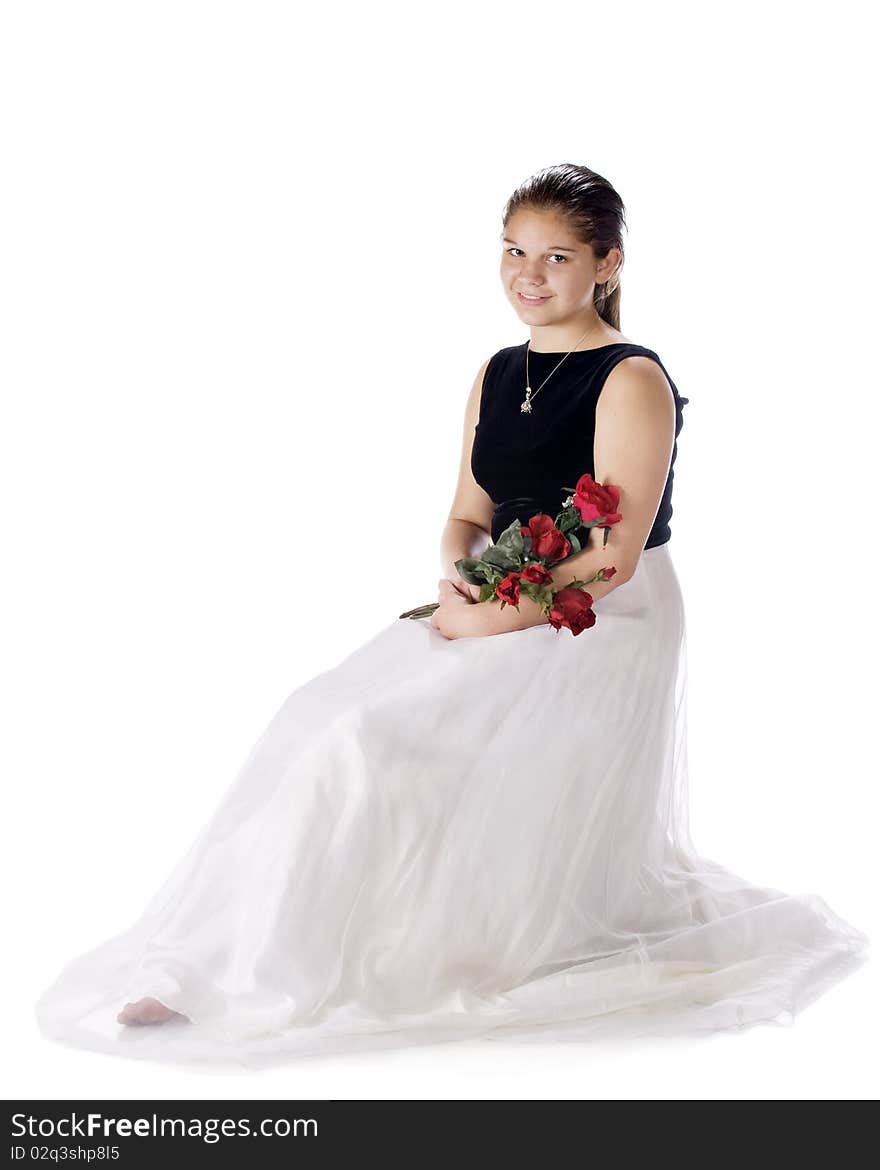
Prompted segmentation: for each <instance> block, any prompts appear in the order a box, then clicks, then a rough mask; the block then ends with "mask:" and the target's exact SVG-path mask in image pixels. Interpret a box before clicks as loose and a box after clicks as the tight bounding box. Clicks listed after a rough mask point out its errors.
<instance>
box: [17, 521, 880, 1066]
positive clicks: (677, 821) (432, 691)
mask: <svg viewBox="0 0 880 1170" xmlns="http://www.w3.org/2000/svg"><path fill="white" fill-rule="evenodd" d="M594 609H595V612H596V615H597V622H596V625H595V626H594V627H593V628H592V629H589V630H586V631H584V632H583V633H581V634H580V635H578V636H576V637H575V636H573V635H572V634H571V633H570V632H569V631H568V630H562V631H560V632H556V631H555V630H553V629H552V628H551V627H550V626H549V625H540V626H532V627H530V628H528V629H526V630H521V631H517V632H513V633H509V634H500V635H494V636H490V637H482V638H462V639H457V640H454V641H448V640H447V639H445V638H444V637H443V636H442V635H441V634H440V633H439V632H438V631H436V630H434V629H433V627H432V626H431V625H430V622H429V621H428V620H427V619H421V620H411V619H397V618H395V620H393V621H392V622H391V623H390V624H389V625H387V626H386V627H385V628H383V629H381V630H379V632H378V633H377V634H376V635H375V636H374V637H372V638H371V639H370V640H369V641H367V642H366V643H365V644H364V645H362V646H360V647H359V648H358V649H356V650H355V651H354V652H353V653H351V654H350V655H349V656H348V657H346V658H345V659H344V660H343V661H342V662H340V663H339V664H338V665H337V666H335V667H334V668H333V669H331V670H328V671H326V672H325V673H322V674H319V675H317V676H316V677H314V678H312V679H311V680H310V681H308V682H307V683H305V684H304V685H303V686H300V687H299V688H298V689H297V690H295V691H293V693H292V694H291V695H290V696H289V697H288V698H287V699H286V701H285V702H284V703H283V705H282V706H281V708H280V710H279V711H278V712H277V714H276V715H275V716H274V718H273V719H272V721H271V722H270V723H269V725H268V727H267V728H266V730H265V731H264V732H263V734H262V736H261V737H260V739H259V740H258V741H257V743H256V744H255V746H254V747H253V749H252V751H251V753H250V755H249V756H248V757H247V759H246V760H245V762H244V763H243V765H242V766H241V768H240V770H239V772H238V774H237V776H236V777H235V779H234V781H233V782H232V783H231V785H230V786H229V788H228V790H227V791H226V793H225V794H224V795H223V796H222V798H221V799H220V802H219V807H218V808H217V809H216V811H215V812H214V814H213V816H212V817H211V819H210V820H209V821H208V823H207V824H206V825H205V827H204V828H203V829H202V830H201V832H200V834H199V835H198V836H197V838H196V839H195V841H194V842H193V844H192V845H191V847H190V849H189V851H188V853H187V854H186V855H185V856H184V857H183V858H182V859H181V860H180V861H179V863H178V864H177V866H176V867H175V868H174V869H173V871H172V872H171V874H170V875H169V876H168V877H167V878H166V880H165V882H164V884H163V885H162V886H161V888H159V889H158V891H157V892H156V893H155V895H154V896H153V898H152V900H151V901H150V902H149V904H148V905H147V906H146V908H145V909H144V911H143V913H142V915H141V917H140V918H139V919H138V920H137V921H136V922H135V923H134V925H133V926H132V927H131V928H130V929H129V930H128V931H126V932H125V933H123V934H121V935H119V936H118V937H115V938H112V939H110V940H109V941H107V942H105V943H103V944H102V945H100V946H98V947H96V948H95V949H93V950H91V951H89V952H88V953H86V954H83V955H82V956H80V957H79V958H76V959H74V960H73V961H71V962H70V963H69V964H68V965H67V966H66V967H65V968H64V969H63V970H62V971H61V973H60V974H59V976H58V978H57V979H56V981H55V982H54V983H53V984H52V986H50V987H49V988H48V989H47V990H46V991H45V992H44V993H43V994H42V996H41V997H40V999H39V1001H38V1003H37V1005H36V1014H37V1018H38V1021H39V1024H40V1027H41V1028H42V1030H43V1032H44V1033H45V1034H46V1035H47V1036H49V1037H51V1038H53V1039H55V1040H58V1041H61V1042H63V1043H67V1044H72V1045H76V1046H81V1047H84V1048H90V1049H96V1050H99V1051H105V1052H112V1053H114V1054H117V1055H125V1056H130V1057H136V1058H147V1059H152V1060H159V1061H167V1062H202V1061H209V1062H219V1063H233V1064H237V1065H244V1066H246V1067H259V1066H262V1065H266V1064H273V1063H277V1062H283V1061H285V1060H287V1059H290V1058H292V1057H295V1056H297V1055H305V1054H309V1053H320V1054H325V1053H328V1052H340V1051H352V1050H358V1049H363V1048H373V1047H385V1046H403V1045H408V1044H419V1043H428V1042H433V1041H448V1040H452V1039H468V1038H474V1037H487V1038H489V1039H494V1040H519V1041H531V1040H540V1041H546V1040H550V1039H552V1040H581V1039H588V1038H590V1037H591V1036H595V1035H600V1034H603V1033H604V1034H614V1035H620V1034H627V1035H679V1034H701V1033H702V1034H705V1033H709V1032H713V1031H717V1030H722V1029H738V1028H743V1027H746V1026H749V1025H753V1024H757V1023H760V1022H776V1023H780V1022H791V1020H792V1019H793V1017H794V1015H795V1013H797V1012H798V1011H799V1010H800V1009H801V1008H803V1007H804V1006H805V1005H806V1004H807V1003H809V1002H810V1001H811V1000H812V999H814V998H815V997H816V996H817V995H819V994H821V993H822V992H823V991H825V990H826V989H827V988H828V987H829V986H830V985H831V984H833V983H835V982H836V981H838V980H840V979H842V978H843V977H844V976H845V975H847V974H848V973H849V972H851V971H853V970H854V969H855V968H856V967H858V966H859V965H860V964H861V963H862V962H864V960H865V957H866V956H865V950H866V947H867V944H868V941H869V940H868V938H867V937H866V936H865V935H864V934H863V933H861V932H860V931H859V930H857V929H856V928H855V927H853V926H852V925H850V924H849V923H848V922H846V921H844V920H843V919H842V918H840V917H839V916H838V915H837V914H836V913H835V912H834V911H833V910H832V909H831V908H830V907H829V906H828V905H827V904H826V903H825V902H824V901H823V900H822V899H821V898H820V897H818V896H817V895H815V894H805V895H800V896H794V895H790V894H786V893H783V892H781V891H779V890H775V889H768V888H762V887H758V886H755V885H752V884H751V883H750V882H748V881H747V880H745V879H744V878H742V877H739V876H738V875H737V874H735V873H732V872H730V871H729V870H728V869H725V868H724V867H723V866H721V865H720V864H717V863H716V862H714V861H710V860H707V859H706V858H704V857H701V856H700V855H699V854H698V853H697V852H696V850H695V848H694V846H693V844H692V843H691V840H690V837H689V832H688V794H687V740H686V686H687V681H686V679H687V676H686V661H687V658H686V642H685V622H684V609H683V604H682V596H681V591H680V588H679V582H678V578H677V575H676V572H675V568H674V564H673V561H672V557H671V553H670V548H669V544H668V543H666V544H662V545H659V546H657V547H653V548H649V549H647V550H646V551H644V552H643V553H642V556H641V558H640V561H639V564H638V568H637V570H636V572H635V574H634V576H633V577H632V578H631V579H630V580H629V581H628V582H626V583H624V584H622V585H619V586H618V587H617V588H616V589H615V590H613V591H612V592H611V593H610V594H608V595H607V596H606V597H604V598H601V599H600V600H598V601H597V602H595V603H594ZM147 995H150V996H155V997H156V998H157V999H159V1000H161V1001H162V1002H163V1003H165V1004H166V1005H168V1006H169V1007H171V1008H174V1009H175V1010H177V1011H178V1012H180V1013H182V1016H180V1017H176V1018H174V1019H173V1020H172V1021H170V1022H168V1023H164V1024H161V1025H140V1026H125V1025H122V1024H119V1023H117V1021H116V1015H117V1013H118V1012H119V1011H120V1009H121V1008H122V1006H123V1004H125V1003H126V1002H128V1001H131V1000H137V999H139V998H140V997H142V996H147Z"/></svg>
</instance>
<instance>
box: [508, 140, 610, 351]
mask: <svg viewBox="0 0 880 1170" xmlns="http://www.w3.org/2000/svg"><path fill="white" fill-rule="evenodd" d="M521 210H530V211H552V212H554V213H555V214H556V215H559V216H560V217H561V218H563V219H565V220H566V221H567V222H568V224H569V226H570V227H571V230H572V232H573V233H574V235H575V236H576V237H577V239H578V240H580V242H581V243H582V244H589V245H590V247H591V248H592V249H593V254H594V256H595V257H596V259H597V260H602V259H603V258H604V257H605V256H607V255H608V252H609V250H610V249H611V248H620V252H621V260H620V264H619V265H618V267H617V269H616V271H615V272H614V273H613V274H612V275H611V277H610V278H609V279H608V281H607V282H606V283H605V284H597V285H596V288H595V291H594V293H593V303H594V305H595V306H596V311H597V313H598V314H599V316H600V317H601V318H602V320H603V321H606V322H607V323H608V324H609V325H610V326H611V327H612V329H618V330H619V329H620V272H621V269H622V268H623V233H624V231H625V230H626V208H625V207H624V205H623V200H622V199H621V198H620V196H619V195H618V194H617V192H616V191H615V190H614V188H613V187H612V186H611V184H610V183H609V182H608V180H607V179H603V178H602V176H601V175H597V174H596V172H595V171H591V170H590V169H589V167H581V166H577V165H576V164H575V163H559V164H558V165H557V166H552V167H545V168H544V169H543V170H541V171H538V172H537V173H536V174H534V175H532V176H531V178H529V179H526V181H525V182H524V183H520V185H519V186H518V187H517V189H516V190H515V191H514V193H513V194H512V195H511V196H510V198H509V199H508V200H507V203H506V204H505V206H504V211H503V213H502V217H501V222H502V225H503V227H505V228H506V227H507V223H508V220H509V219H510V217H511V216H512V215H513V213H514V212H515V211H521Z"/></svg>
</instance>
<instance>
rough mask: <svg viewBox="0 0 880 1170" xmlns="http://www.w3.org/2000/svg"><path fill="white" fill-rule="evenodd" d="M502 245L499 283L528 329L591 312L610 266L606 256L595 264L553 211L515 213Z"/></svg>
mask: <svg viewBox="0 0 880 1170" xmlns="http://www.w3.org/2000/svg"><path fill="white" fill-rule="evenodd" d="M501 246H502V249H503V251H502V253H501V283H502V284H503V285H504V291H505V293H506V295H507V297H508V299H509V301H510V302H511V304H512V305H513V307H514V308H515V309H516V311H517V313H518V314H519V317H520V319H521V320H522V321H523V322H525V324H527V325H555V324H559V323H561V322H563V321H567V320H569V319H570V318H571V317H573V316H575V315H577V314H582V313H583V311H584V309H592V306H593V288H594V285H595V284H596V281H597V277H598V278H599V280H604V279H605V269H606V268H608V269H609V272H608V275H610V271H611V268H612V266H613V263H614V257H613V256H611V254H610V253H609V256H608V257H606V258H605V260H603V261H601V262H600V263H598V264H597V262H596V258H595V256H594V255H593V249H592V248H591V247H590V245H589V244H582V243H581V242H580V241H579V240H577V239H576V238H575V236H574V235H573V234H572V232H571V229H570V228H569V227H568V226H567V225H566V223H565V221H564V220H562V219H560V218H559V216H558V215H556V214H555V213H554V212H546V211H545V212H541V211H529V210H526V209H521V210H520V211H516V212H514V214H513V215H512V216H511V217H510V219H509V220H508V221H507V227H506V228H505V229H504V232H503V239H502V245H501ZM611 251H612V252H613V251H614V249H612V250H611ZM522 294H527V295H526V296H523V295H522Z"/></svg>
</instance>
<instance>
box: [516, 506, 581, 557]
mask: <svg viewBox="0 0 880 1170" xmlns="http://www.w3.org/2000/svg"><path fill="white" fill-rule="evenodd" d="M522 534H523V536H530V537H531V538H532V552H533V553H534V554H535V556H538V557H547V558H548V560H551V561H561V560H562V559H563V558H564V557H567V556H568V554H569V553H570V552H571V541H570V540H569V539H568V537H567V536H565V534H564V533H562V532H560V530H559V529H558V528H557V527H556V525H555V524H554V523H553V517H552V516H548V515H547V514H546V513H545V512H538V514H537V515H536V516H532V518H531V519H530V520H529V523H528V526H527V527H523V529H522Z"/></svg>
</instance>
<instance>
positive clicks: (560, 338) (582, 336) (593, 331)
mask: <svg viewBox="0 0 880 1170" xmlns="http://www.w3.org/2000/svg"><path fill="white" fill-rule="evenodd" d="M530 333H531V337H530V339H529V348H530V349H531V350H532V351H533V352H534V353H541V352H542V351H543V352H545V353H559V352H565V353H568V352H569V351H570V350H573V349H592V348H593V347H594V346H596V345H601V344H602V343H603V342H604V341H608V340H609V339H610V338H609V334H610V329H609V326H608V325H606V324H605V322H604V321H603V320H602V318H601V317H600V316H599V314H598V313H593V314H592V315H591V316H590V317H589V318H587V319H586V320H581V321H577V322H575V323H574V324H572V323H570V322H566V323H565V324H564V325H532V327H531V329H530Z"/></svg>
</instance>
